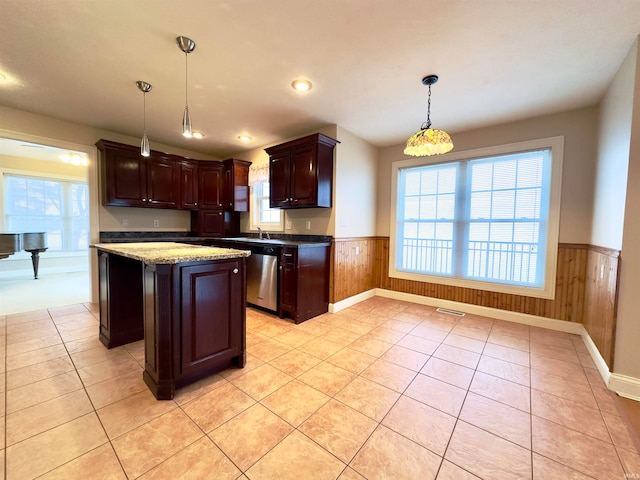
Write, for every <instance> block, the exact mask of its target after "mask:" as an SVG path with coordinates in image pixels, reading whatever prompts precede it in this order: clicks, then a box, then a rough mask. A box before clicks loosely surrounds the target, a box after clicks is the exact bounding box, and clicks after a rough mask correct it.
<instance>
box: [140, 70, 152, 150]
mask: <svg viewBox="0 0 640 480" xmlns="http://www.w3.org/2000/svg"><path fill="white" fill-rule="evenodd" d="M136 86H137V87H138V89H139V90H140V91H141V92H142V125H143V130H144V134H143V135H142V140H141V141H140V155H142V156H143V157H148V156H149V155H150V154H151V150H150V149H149V137H147V93H149V92H150V91H151V84H150V83H147V82H143V81H142V80H138V81H137V82H136Z"/></svg>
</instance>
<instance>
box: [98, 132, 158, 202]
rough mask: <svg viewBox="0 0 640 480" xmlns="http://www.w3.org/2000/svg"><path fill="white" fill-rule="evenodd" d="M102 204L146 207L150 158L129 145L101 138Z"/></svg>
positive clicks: (99, 147)
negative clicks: (148, 162) (148, 160)
mask: <svg viewBox="0 0 640 480" xmlns="http://www.w3.org/2000/svg"><path fill="white" fill-rule="evenodd" d="M96 145H97V146H98V150H99V151H100V157H101V158H100V173H101V177H102V203H103V204H104V205H107V206H118V207H146V206H147V159H146V158H145V157H143V156H141V155H140V150H134V149H133V148H132V147H129V146H128V145H121V144H118V143H115V142H109V141H106V140H100V141H99V142H98V143H97V144H96Z"/></svg>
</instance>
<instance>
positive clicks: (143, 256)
mask: <svg viewBox="0 0 640 480" xmlns="http://www.w3.org/2000/svg"><path fill="white" fill-rule="evenodd" d="M91 246H92V247H93V248H97V249H99V250H103V251H105V252H109V253H115V254H117V255H122V256H123V257H128V258H133V259H134V260H140V261H142V262H144V263H146V264H148V265H157V264H173V263H183V262H202V261H208V260H225V259H228V258H238V257H248V256H249V255H251V252H250V251H248V250H236V249H234V248H221V247H204V246H202V245H189V244H187V243H175V242H140V243H97V244H95V245H91Z"/></svg>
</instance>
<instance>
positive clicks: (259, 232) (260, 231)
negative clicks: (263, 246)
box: [256, 227, 271, 240]
mask: <svg viewBox="0 0 640 480" xmlns="http://www.w3.org/2000/svg"><path fill="white" fill-rule="evenodd" d="M256 228H257V229H258V238H259V239H260V240H262V233H263V232H262V228H260V227H256ZM264 233H265V234H266V235H267V240H271V237H270V236H269V232H264Z"/></svg>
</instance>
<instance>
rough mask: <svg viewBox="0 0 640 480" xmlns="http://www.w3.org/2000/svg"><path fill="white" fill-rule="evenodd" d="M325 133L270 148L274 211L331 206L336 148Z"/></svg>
mask: <svg viewBox="0 0 640 480" xmlns="http://www.w3.org/2000/svg"><path fill="white" fill-rule="evenodd" d="M338 143H339V142H338V141H337V140H334V139H333V138H330V137H327V136H326V135H323V134H321V133H316V134H313V135H309V136H306V137H303V138H299V139H297V140H292V141H290V142H287V143H283V144H280V145H276V146H273V147H270V148H266V149H265V152H267V154H268V155H269V188H270V192H269V195H270V196H269V198H270V206H271V208H311V207H331V196H332V183H333V149H334V147H335V146H336V144H338Z"/></svg>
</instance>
